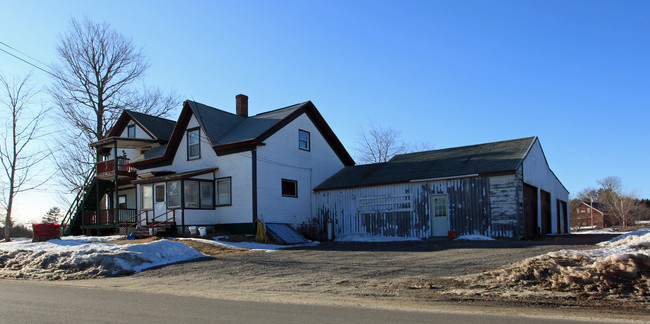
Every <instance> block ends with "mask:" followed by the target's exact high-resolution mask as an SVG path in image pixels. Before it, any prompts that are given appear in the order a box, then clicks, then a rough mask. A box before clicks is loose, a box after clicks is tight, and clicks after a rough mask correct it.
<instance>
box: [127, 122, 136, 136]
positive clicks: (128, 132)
mask: <svg viewBox="0 0 650 324" xmlns="http://www.w3.org/2000/svg"><path fill="white" fill-rule="evenodd" d="M131 130H133V136H131ZM126 137H127V138H135V124H131V125H127V126H126Z"/></svg>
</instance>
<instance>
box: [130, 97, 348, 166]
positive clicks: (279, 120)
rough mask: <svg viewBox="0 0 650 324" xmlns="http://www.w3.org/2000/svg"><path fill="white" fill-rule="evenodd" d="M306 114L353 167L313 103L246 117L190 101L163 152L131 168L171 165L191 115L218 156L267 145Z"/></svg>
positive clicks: (343, 160)
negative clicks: (281, 131) (266, 142)
mask: <svg viewBox="0 0 650 324" xmlns="http://www.w3.org/2000/svg"><path fill="white" fill-rule="evenodd" d="M303 113H304V114H306V115H307V116H308V117H309V118H310V119H311V121H312V122H313V123H314V125H315V126H316V127H317V128H318V130H319V131H320V132H321V134H322V135H323V137H324V138H325V140H326V141H327V142H328V144H329V145H330V146H331V147H332V149H333V150H334V152H336V154H337V156H338V157H339V159H341V161H342V162H343V164H344V165H346V166H349V165H354V160H352V157H350V155H349V154H348V152H347V151H346V150H345V148H344V147H343V144H341V142H340V141H339V139H338V138H337V137H336V135H335V134H334V132H333V131H332V129H331V128H330V127H329V125H327V123H326V122H325V120H324V119H323V117H322V116H321V114H320V113H319V112H318V110H317V109H316V107H315V106H314V104H313V103H312V102H311V101H307V102H303V103H299V104H295V105H291V106H288V107H284V108H280V109H276V110H271V111H268V112H265V113H261V114H258V115H255V116H250V117H245V116H239V115H236V114H232V113H229V112H226V111H223V110H220V109H217V108H213V107H210V106H208V105H204V104H202V103H198V102H195V101H191V100H187V101H185V102H184V103H183V110H182V111H181V115H180V117H179V118H178V122H176V125H175V127H174V130H173V132H172V134H171V136H170V140H169V143H168V144H167V145H166V146H165V149H164V152H163V151H162V150H163V149H162V148H157V150H156V151H154V150H151V151H149V152H147V153H149V154H145V160H142V161H138V162H134V163H132V165H134V166H149V165H153V164H155V165H160V164H169V163H171V160H172V159H173V156H174V154H175V152H176V150H177V149H178V146H179V145H180V141H181V138H182V136H183V132H184V131H185V129H186V128H187V125H188V124H189V121H190V119H191V117H192V116H195V117H196V119H197V121H198V123H199V125H200V127H201V128H202V129H203V131H204V132H205V134H206V136H207V139H208V141H209V143H210V145H211V146H212V148H213V149H214V150H215V152H216V153H217V155H226V154H230V153H236V152H242V151H247V150H251V149H253V148H254V147H256V146H258V145H264V144H263V142H264V140H265V139H267V138H268V137H269V136H271V135H273V134H274V133H275V132H277V131H278V130H279V129H281V128H282V127H284V126H286V125H287V124H289V123H290V122H291V121H293V120H294V119H296V118H298V117H299V116H300V115H302V114H303Z"/></svg>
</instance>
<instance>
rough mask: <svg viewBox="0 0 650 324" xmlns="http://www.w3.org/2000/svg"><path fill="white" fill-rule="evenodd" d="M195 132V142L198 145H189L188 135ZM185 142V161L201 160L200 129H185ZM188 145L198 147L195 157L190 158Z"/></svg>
mask: <svg viewBox="0 0 650 324" xmlns="http://www.w3.org/2000/svg"><path fill="white" fill-rule="evenodd" d="M192 132H196V134H197V141H198V143H196V144H190V133H192ZM185 142H186V144H187V145H186V146H187V160H188V161H193V160H198V159H200V158H201V127H194V128H189V129H187V132H186V136H185ZM190 145H198V147H199V150H198V151H199V152H198V153H199V154H198V155H197V156H190Z"/></svg>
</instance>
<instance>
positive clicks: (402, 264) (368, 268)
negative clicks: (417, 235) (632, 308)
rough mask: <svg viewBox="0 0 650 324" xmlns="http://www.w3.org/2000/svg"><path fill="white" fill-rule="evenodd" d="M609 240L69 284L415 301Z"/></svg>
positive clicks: (320, 259) (272, 259)
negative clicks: (439, 287) (449, 281)
mask: <svg viewBox="0 0 650 324" xmlns="http://www.w3.org/2000/svg"><path fill="white" fill-rule="evenodd" d="M611 237H612V236H608V235H572V236H566V237H564V236H563V237H550V238H546V239H544V240H540V241H516V240H497V241H457V240H456V241H449V240H426V241H417V242H399V243H396V242H391V243H322V244H320V245H319V246H316V247H306V248H298V249H287V250H279V251H275V252H249V253H236V254H229V255H222V256H217V257H213V258H205V259H203V260H200V261H192V262H186V263H180V264H172V265H168V266H164V267H161V268H157V269H150V270H146V271H143V272H141V273H138V274H135V275H132V276H126V277H118V278H105V279H98V280H81V281H77V282H76V284H80V285H89V286H103V287H115V288H119V289H135V290H139V291H149V292H165V293H172V294H180V295H193V296H204V297H212V298H228V299H247V300H251V299H264V300H268V299H269V298H271V299H275V300H280V301H281V300H296V299H298V300H300V301H301V302H309V301H313V300H315V299H319V300H322V299H330V300H334V301H342V300H345V299H348V298H352V299H355V298H359V297H362V298H371V299H375V300H376V299H382V298H388V299H391V298H402V297H408V298H411V297H414V298H416V297H417V294H414V293H412V291H411V290H409V289H408V285H409V284H410V283H412V282H415V281H418V280H420V281H421V280H424V279H427V278H432V277H443V276H457V275H465V274H471V273H477V272H481V271H485V270H490V269H495V268H498V267H501V266H505V265H508V264H511V263H514V262H518V261H521V260H523V259H526V258H529V257H533V256H537V255H540V254H544V253H547V252H550V251H558V250H562V249H574V250H575V249H591V248H594V247H595V246H594V245H593V244H595V243H597V242H600V241H603V240H607V239H609V238H611ZM420 294H421V293H420ZM418 298H419V297H418Z"/></svg>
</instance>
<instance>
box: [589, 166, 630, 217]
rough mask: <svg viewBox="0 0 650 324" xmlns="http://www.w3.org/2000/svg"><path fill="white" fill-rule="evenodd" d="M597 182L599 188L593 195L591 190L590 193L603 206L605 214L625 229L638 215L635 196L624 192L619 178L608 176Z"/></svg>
mask: <svg viewBox="0 0 650 324" xmlns="http://www.w3.org/2000/svg"><path fill="white" fill-rule="evenodd" d="M597 182H598V184H599V185H600V188H599V189H598V190H597V191H596V192H595V193H594V190H592V191H591V193H592V194H594V195H596V196H597V197H596V198H595V199H597V200H598V201H599V202H600V203H602V204H603V205H604V206H605V209H606V212H607V213H608V214H609V215H611V217H613V218H614V219H616V220H617V221H618V222H619V223H620V224H621V225H623V228H624V229H626V228H627V226H628V225H629V224H631V222H632V221H633V220H634V218H635V217H636V216H637V215H638V214H639V213H638V212H639V200H638V199H637V197H636V194H635V193H634V192H627V191H625V189H624V188H623V182H622V181H621V178H619V177H614V176H609V177H606V178H603V179H601V180H598V181H597Z"/></svg>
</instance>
